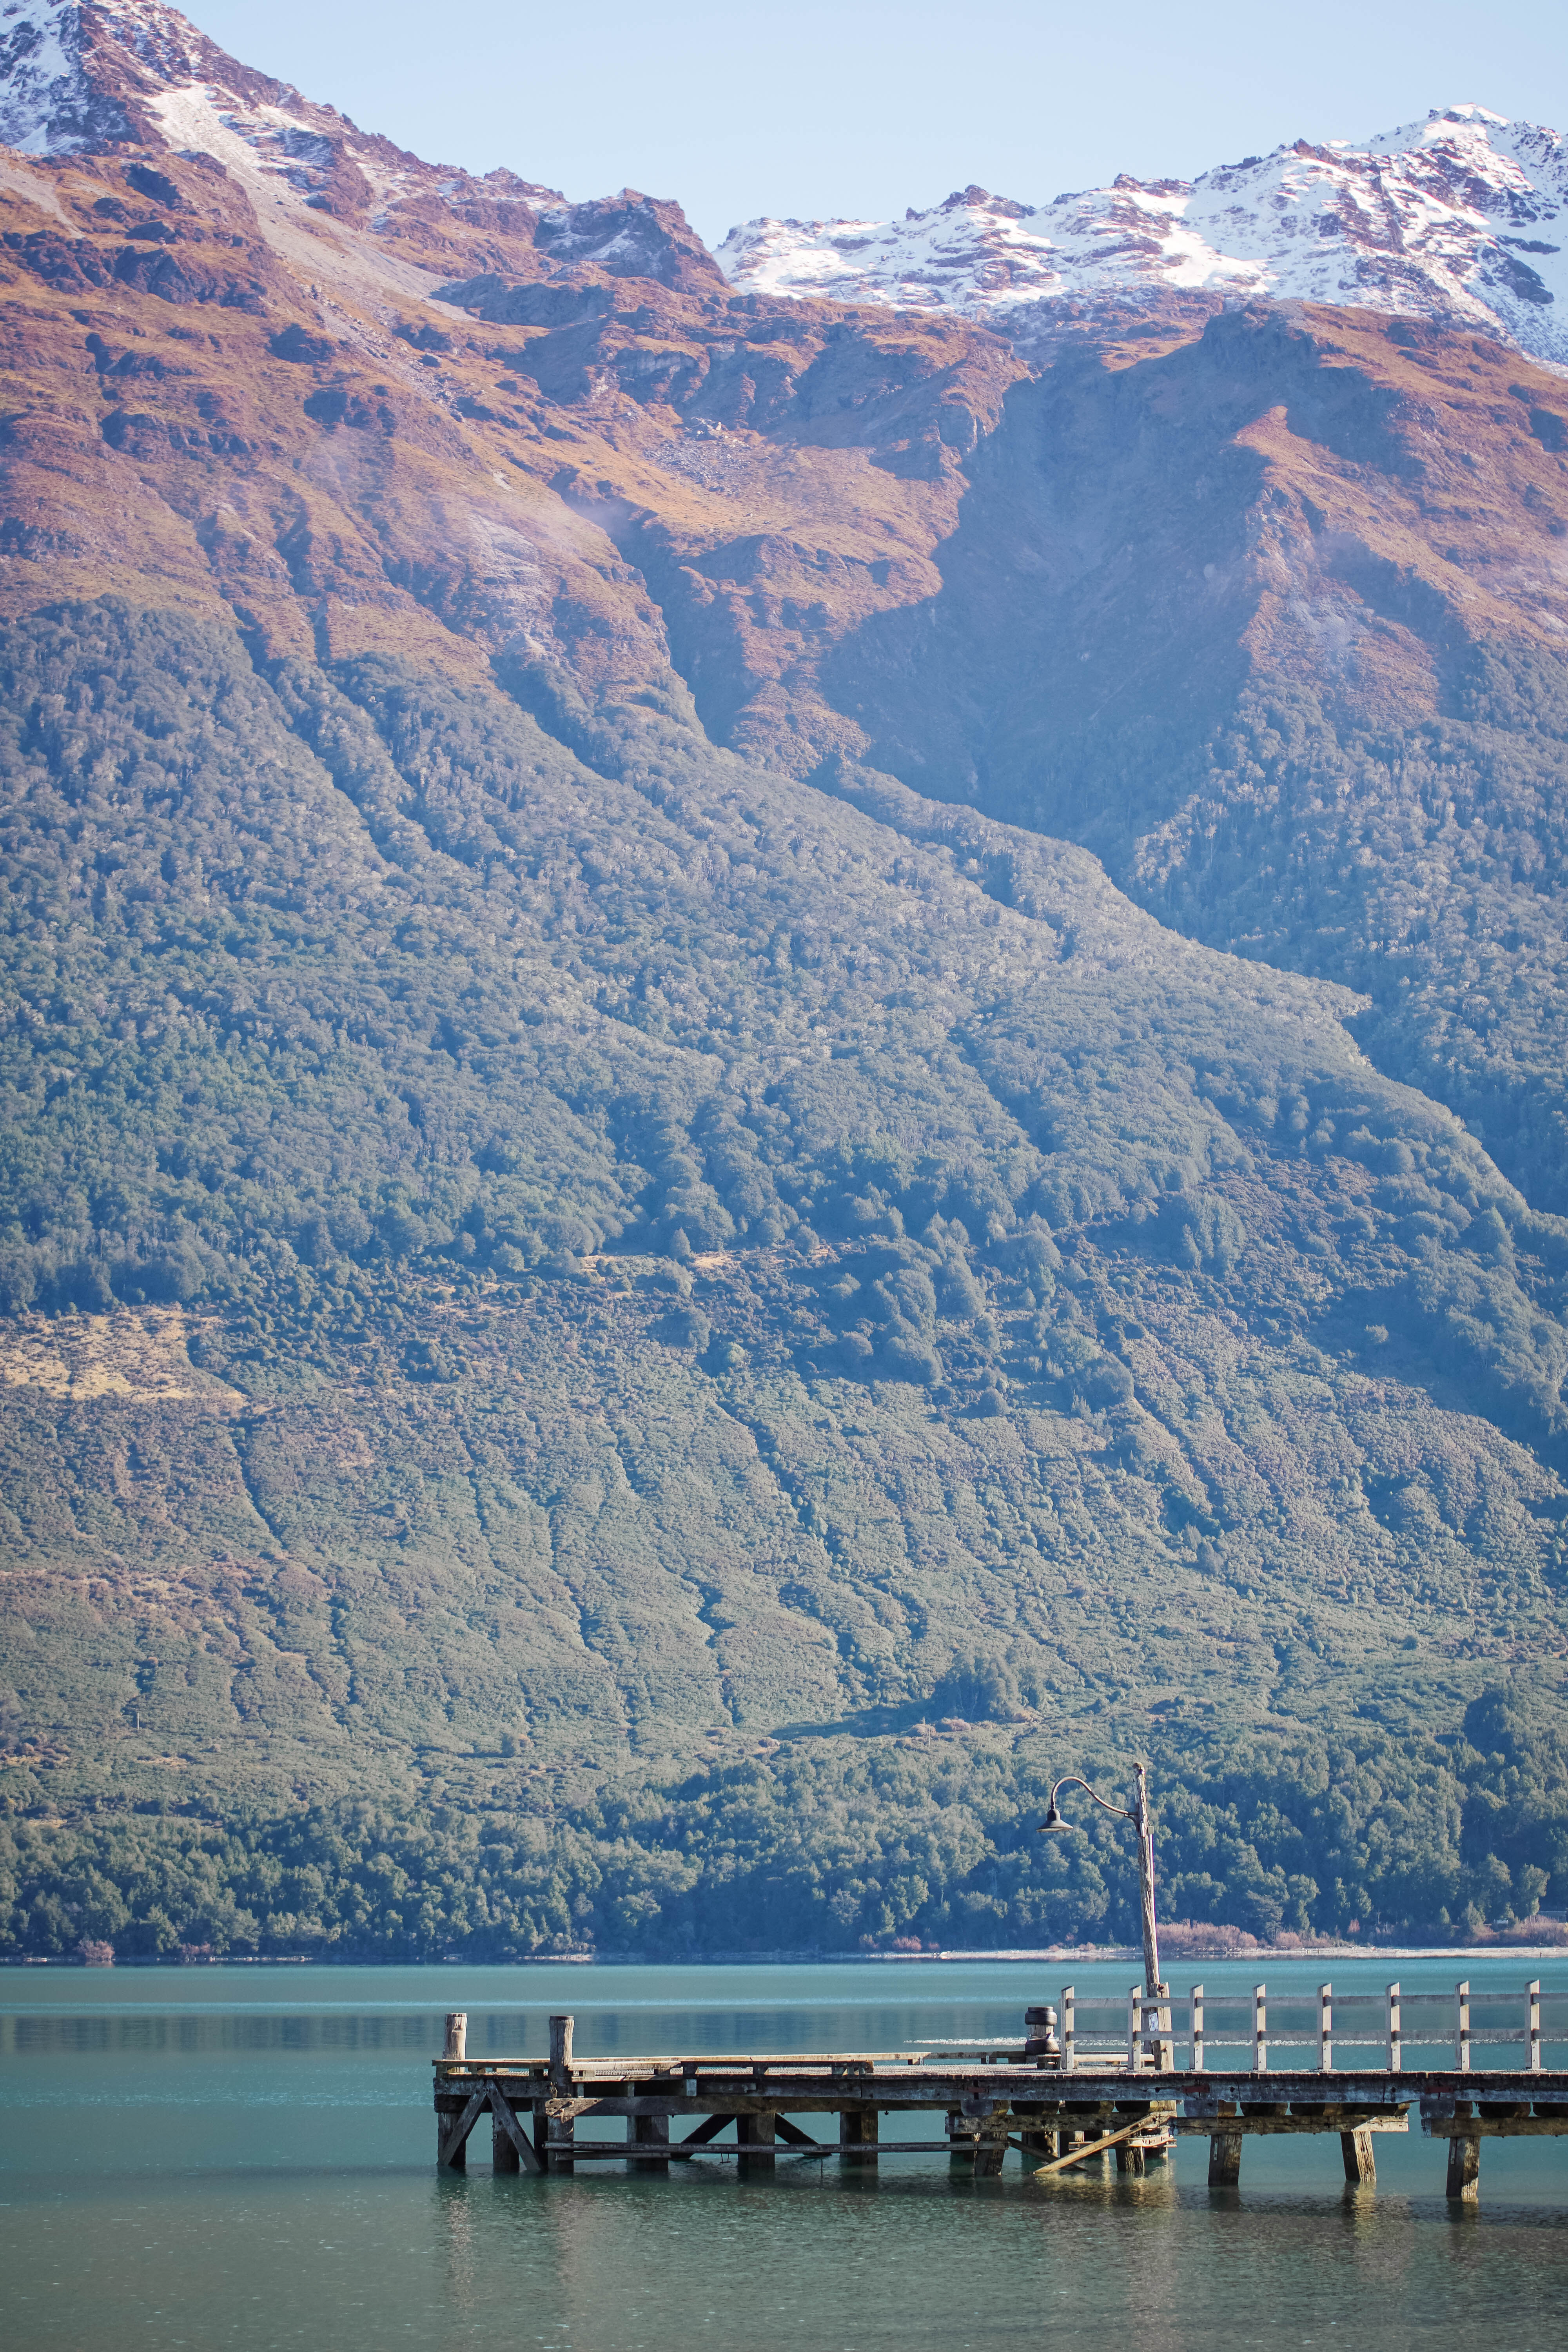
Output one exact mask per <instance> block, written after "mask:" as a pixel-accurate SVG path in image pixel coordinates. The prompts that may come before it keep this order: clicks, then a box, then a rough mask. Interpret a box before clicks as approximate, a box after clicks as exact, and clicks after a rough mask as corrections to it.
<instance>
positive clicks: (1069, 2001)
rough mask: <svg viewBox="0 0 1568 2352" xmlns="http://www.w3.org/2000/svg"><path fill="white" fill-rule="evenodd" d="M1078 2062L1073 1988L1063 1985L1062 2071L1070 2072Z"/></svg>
mask: <svg viewBox="0 0 1568 2352" xmlns="http://www.w3.org/2000/svg"><path fill="white" fill-rule="evenodd" d="M1075 2063H1076V2059H1075V2053H1074V2048H1073V1989H1072V1987H1071V1985H1063V1987H1062V2073H1063V2074H1071V2073H1072V2071H1073V2066H1074V2064H1075Z"/></svg>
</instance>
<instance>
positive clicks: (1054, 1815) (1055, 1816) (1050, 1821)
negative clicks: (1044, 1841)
mask: <svg viewBox="0 0 1568 2352" xmlns="http://www.w3.org/2000/svg"><path fill="white" fill-rule="evenodd" d="M1061 1825H1062V1817H1061V1815H1060V1813H1058V1811H1057V1801H1056V1799H1055V1798H1054V1797H1053V1798H1052V1799H1051V1801H1050V1807H1049V1810H1048V1811H1047V1814H1046V1818H1045V1820H1044V1821H1043V1822H1041V1823H1040V1832H1039V1833H1040V1835H1041V1836H1042V1837H1044V1836H1045V1835H1046V1833H1047V1831H1048V1830H1059V1829H1060V1827H1061Z"/></svg>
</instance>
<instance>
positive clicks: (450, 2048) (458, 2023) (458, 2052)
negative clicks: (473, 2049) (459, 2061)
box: [441, 2009, 468, 2058]
mask: <svg viewBox="0 0 1568 2352" xmlns="http://www.w3.org/2000/svg"><path fill="white" fill-rule="evenodd" d="M441 2055H442V2057H443V2058H466V2057H467V2056H468V2011H467V2010H466V2009H449V2010H448V2011H447V2046H446V2048H445V2049H444V2050H443V2051H442V2053H441Z"/></svg>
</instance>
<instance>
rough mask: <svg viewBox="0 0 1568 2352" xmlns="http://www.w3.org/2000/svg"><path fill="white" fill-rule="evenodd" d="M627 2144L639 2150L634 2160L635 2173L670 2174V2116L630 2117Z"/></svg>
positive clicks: (627, 2126)
mask: <svg viewBox="0 0 1568 2352" xmlns="http://www.w3.org/2000/svg"><path fill="white" fill-rule="evenodd" d="M626 2144H627V2146H628V2147H635V2148H636V2150H637V2154H636V2156H635V2157H634V2158H632V2170H633V2171H634V2172H665V2173H668V2170H669V2117H668V2116H627V2117H626Z"/></svg>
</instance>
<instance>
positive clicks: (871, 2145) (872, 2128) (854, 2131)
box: [838, 2107, 879, 2165]
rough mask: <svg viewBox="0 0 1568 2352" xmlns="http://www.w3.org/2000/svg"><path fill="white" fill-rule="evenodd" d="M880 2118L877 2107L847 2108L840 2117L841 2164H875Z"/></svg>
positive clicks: (839, 2152) (839, 2155)
mask: <svg viewBox="0 0 1568 2352" xmlns="http://www.w3.org/2000/svg"><path fill="white" fill-rule="evenodd" d="M878 2132H879V2116H878V2114H877V2110H876V2108H875V2107H845V2108H843V2109H841V2110H840V2113H839V2116H838V2160H839V2162H840V2163H841V2164H849V2165H858V2164H875V2163H876V2161H877V2155H878V2149H877V2137H878Z"/></svg>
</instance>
